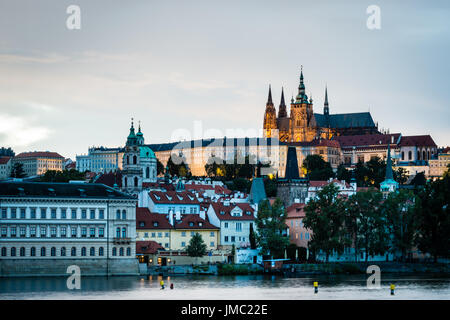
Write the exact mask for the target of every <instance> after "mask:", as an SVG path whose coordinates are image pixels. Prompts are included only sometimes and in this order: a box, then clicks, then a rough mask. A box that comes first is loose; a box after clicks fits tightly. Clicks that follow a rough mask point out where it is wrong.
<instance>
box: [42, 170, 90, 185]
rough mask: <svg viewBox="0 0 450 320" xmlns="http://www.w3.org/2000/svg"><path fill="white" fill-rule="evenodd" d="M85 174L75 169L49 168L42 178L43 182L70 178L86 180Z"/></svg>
mask: <svg viewBox="0 0 450 320" xmlns="http://www.w3.org/2000/svg"><path fill="white" fill-rule="evenodd" d="M84 178H85V175H84V173H82V172H79V171H77V170H75V169H70V170H63V171H56V170H47V171H46V172H45V173H44V174H43V175H42V176H41V178H40V181H42V182H69V181H70V180H84Z"/></svg>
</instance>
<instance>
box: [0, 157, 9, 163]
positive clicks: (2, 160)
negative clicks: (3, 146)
mask: <svg viewBox="0 0 450 320" xmlns="http://www.w3.org/2000/svg"><path fill="white" fill-rule="evenodd" d="M10 159H11V157H0V164H7V163H8V161H9V160H10Z"/></svg>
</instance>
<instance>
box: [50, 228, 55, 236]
mask: <svg viewBox="0 0 450 320" xmlns="http://www.w3.org/2000/svg"><path fill="white" fill-rule="evenodd" d="M50 236H51V237H52V238H56V227H51V228H50Z"/></svg>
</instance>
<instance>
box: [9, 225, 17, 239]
mask: <svg viewBox="0 0 450 320" xmlns="http://www.w3.org/2000/svg"><path fill="white" fill-rule="evenodd" d="M9 231H10V236H11V237H13V238H15V237H16V227H11V228H10V230H9Z"/></svg>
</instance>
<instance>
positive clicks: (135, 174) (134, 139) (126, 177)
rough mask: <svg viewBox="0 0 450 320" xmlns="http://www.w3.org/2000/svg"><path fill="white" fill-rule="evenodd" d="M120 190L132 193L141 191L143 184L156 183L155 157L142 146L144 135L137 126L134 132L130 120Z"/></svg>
mask: <svg viewBox="0 0 450 320" xmlns="http://www.w3.org/2000/svg"><path fill="white" fill-rule="evenodd" d="M122 167H123V170H122V189H123V190H124V191H128V192H132V191H139V190H141V189H142V185H143V183H147V182H156V175H157V169H156V156H155V153H154V152H153V150H152V149H150V148H149V147H148V146H145V145H144V134H143V133H142V131H141V125H140V124H139V129H138V132H137V133H135V132H134V125H133V120H131V128H130V134H129V135H128V137H127V142H126V144H125V151H124V154H123V166H122Z"/></svg>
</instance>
